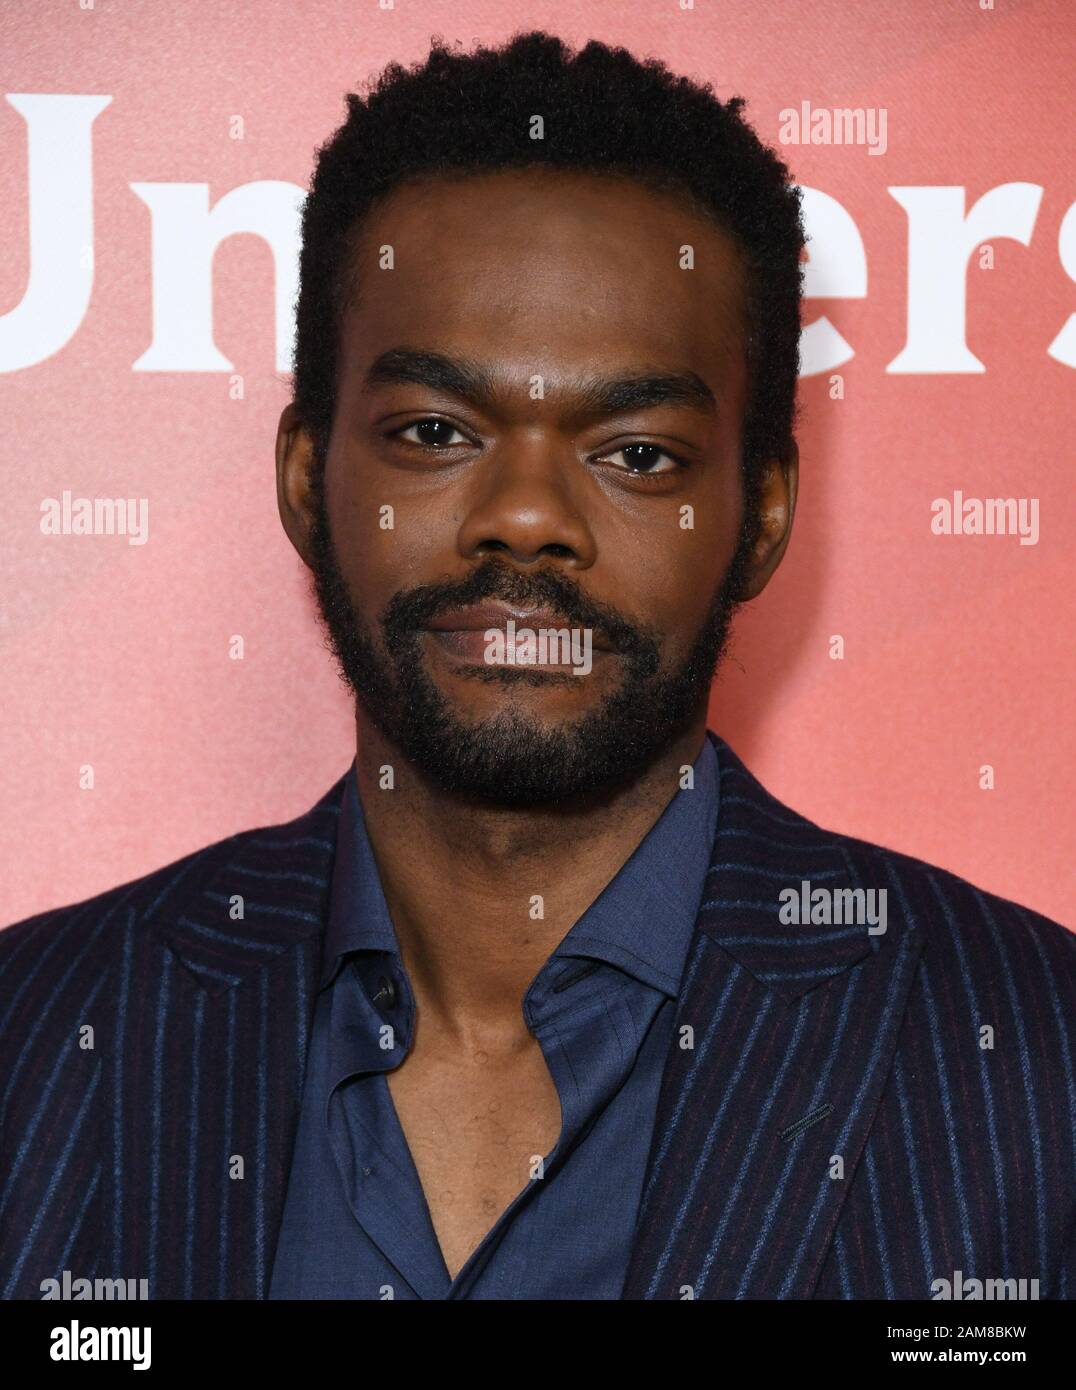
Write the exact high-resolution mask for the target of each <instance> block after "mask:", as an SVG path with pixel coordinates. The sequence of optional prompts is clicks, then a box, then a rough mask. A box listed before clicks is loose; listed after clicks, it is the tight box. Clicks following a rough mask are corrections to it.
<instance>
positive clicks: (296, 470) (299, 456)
mask: <svg viewBox="0 0 1076 1390" xmlns="http://www.w3.org/2000/svg"><path fill="white" fill-rule="evenodd" d="M314 465H315V460H314V445H313V441H312V440H311V438H310V436H309V434H307V432H306V430H305V429H304V428H303V426H302V424H301V423H300V421H299V415H298V412H297V411H296V409H295V406H294V405H287V406H286V407H285V408H284V411H283V413H282V414H281V416H280V423H279V424H278V425H277V432H276V504H277V510H278V511H279V512H280V520H281V522H282V523H283V526H284V530H285V531H286V532H287V535H288V539H289V540H290V541H291V543H292V545H293V546H294V547H295V549H296V550H297V551H298V552H299V557H300V559H301V560H302V562H303V564H304V565H306V566H307V567H308V568H312V564H311V551H310V533H311V530H312V529H313V525H314V501H313V493H312V487H311V481H310V479H311V476H312V473H313V470H314Z"/></svg>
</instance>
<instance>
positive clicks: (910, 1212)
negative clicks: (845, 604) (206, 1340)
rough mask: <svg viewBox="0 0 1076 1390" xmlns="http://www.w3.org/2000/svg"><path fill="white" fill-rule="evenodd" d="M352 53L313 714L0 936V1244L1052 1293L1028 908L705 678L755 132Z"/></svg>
mask: <svg viewBox="0 0 1076 1390" xmlns="http://www.w3.org/2000/svg"><path fill="white" fill-rule="evenodd" d="M348 100H349V113H348V118H347V121H346V123H345V124H344V125H343V126H342V127H341V129H340V130H339V131H338V132H337V133H336V134H335V136H334V137H333V139H332V140H331V141H330V142H329V143H328V144H327V145H326V146H325V147H324V148H323V149H322V150H321V151H320V152H319V159H318V164H317V169H316V172H315V175H314V179H313V183H312V187H311V192H310V197H309V199H308V201H307V203H306V206H305V210H304V219H303V246H302V261H301V292H300V298H299V304H298V325H297V344H296V354H295V387H294V399H293V401H292V403H291V404H290V405H289V406H288V408H287V409H286V410H285V412H284V414H283V416H282V418H281V421H280V426H279V433H278V440H277V485H278V500H279V507H280V513H281V517H282V520H283V524H284V527H285V529H286V531H287V534H288V536H289V537H290V539H291V541H292V543H293V544H294V546H295V547H296V549H297V551H298V552H299V554H300V555H301V556H302V558H303V560H304V561H305V562H306V564H307V565H308V566H309V567H310V568H311V570H312V572H313V576H314V584H315V591H316V594H317V600H318V605H319V609H320V612H321V614H322V617H323V619H324V622H325V625H326V628H327V631H328V633H329V636H330V639H331V643H332V647H333V650H334V652H335V654H336V657H337V659H338V662H339V666H340V669H341V671H342V674H343V676H344V678H345V679H346V681H347V682H348V684H349V686H350V687H351V689H352V690H353V691H354V694H355V697H356V731H357V754H356V758H355V762H354V764H353V766H352V767H351V768H349V770H348V772H347V773H346V774H345V776H344V777H343V778H341V780H340V781H339V782H337V783H336V785H335V786H333V787H332V788H330V790H329V791H328V792H327V793H326V794H325V795H324V796H323V797H322V798H321V799H320V800H319V801H318V802H317V804H316V805H315V806H314V807H313V808H312V809H311V810H310V811H309V812H308V813H306V814H305V815H302V816H300V817H299V818H298V819H296V820H294V821H291V822H289V823H288V824H286V825H282V826H275V827H271V828H268V829H261V830H252V831H246V832H244V833H241V834H238V835H235V836H232V837H231V838H230V839H228V840H225V841H222V842H220V843H218V844H215V845H211V846H209V847H208V848H206V849H203V850H201V851H200V852H198V853H196V854H192V855H189V856H188V857H187V858H185V859H183V860H181V861H179V862H178V863H176V864H173V865H170V866H168V867H167V868H165V869H162V870H159V871H157V872H156V873H152V874H149V875H147V876H146V877H144V878H142V879H139V880H138V881H136V882H134V883H131V884H128V885H125V886H123V887H120V888H117V889H114V890H112V891H111V892H108V893H105V894H103V895H101V896H99V897H97V898H94V899H92V900H90V901H88V902H85V903H82V904H78V905H76V906H74V907H68V908H63V909H60V910H58V911H55V912H52V913H45V914H43V915H42V916H39V917H37V918H34V919H31V920H29V921H27V922H23V923H21V924H19V925H17V926H15V927H12V928H11V929H10V930H8V931H6V932H4V933H3V934H2V935H0V990H2V991H3V996H2V1006H3V1012H2V1021H3V1038H2V1048H3V1056H4V1057H5V1059H6V1060H7V1065H6V1067H5V1072H6V1076H5V1078H4V1081H3V1106H4V1111H3V1129H2V1153H0V1163H2V1167H0V1177H2V1187H0V1289H2V1291H3V1294H4V1295H5V1296H6V1297H26V1298H34V1297H38V1296H40V1294H39V1290H40V1289H41V1288H42V1283H43V1281H46V1280H48V1279H51V1278H57V1279H59V1278H61V1277H62V1271H64V1270H67V1271H71V1272H72V1273H73V1274H75V1275H77V1276H81V1277H85V1278H91V1279H92V1278H94V1277H125V1278H145V1279H147V1280H148V1287H149V1290H150V1296H151V1297H154V1298H192V1297H193V1298H340V1299H388V1298H403V1299H414V1298H422V1299H440V1298H453V1299H463V1298H475V1299H495V1298H510V1299H538V1298H559V1299H620V1298H624V1299H640V1298H659V1299H670V1298H671V1299H684V1298H734V1297H749V1298H758V1297H763V1298H795V1299H803V1298H850V1299H862V1298H924V1299H925V1298H931V1297H940V1296H945V1295H944V1290H945V1289H946V1288H948V1289H950V1290H951V1289H952V1288H953V1287H954V1285H955V1284H961V1281H963V1283H962V1284H961V1287H970V1285H968V1281H969V1280H977V1281H981V1282H983V1283H985V1281H1006V1284H1005V1285H1003V1286H1001V1287H1002V1288H1003V1289H1004V1288H1007V1287H1008V1284H1009V1283H1010V1282H1011V1283H1012V1286H1013V1288H1014V1289H1019V1288H1020V1287H1022V1286H1020V1285H1019V1284H1018V1281H1021V1280H1024V1281H1029V1282H1028V1283H1027V1285H1026V1288H1027V1290H1028V1292H1027V1294H1026V1296H1031V1297H1035V1296H1037V1297H1043V1298H1046V1297H1053V1298H1065V1297H1068V1296H1069V1295H1070V1293H1071V1290H1072V1282H1071V1281H1072V1278H1073V1243H1072V1241H1073V1216H1074V1212H1076V1202H1074V1181H1073V1173H1074V1161H1073V1160H1074V1137H1073V1123H1074V1072H1073V1050H1074V1046H1076V1039H1074V1037H1073V1028H1072V1021H1071V1020H1072V1001H1073V985H1074V976H1076V942H1074V941H1073V939H1072V938H1071V937H1070V935H1069V934H1068V933H1067V932H1066V931H1065V930H1064V929H1063V928H1061V927H1060V926H1058V925H1057V924H1056V923H1052V922H1049V921H1047V920H1045V919H1044V918H1042V917H1041V916H1038V915H1037V914H1035V913H1033V912H1030V911H1027V910H1025V909H1023V908H1020V907H1018V906H1016V905H1015V904H1013V903H1009V902H1005V901H1003V900H1001V899H999V898H997V897H993V896H991V895H989V894H986V893H983V892H981V891H979V890H978V889H976V888H974V887H972V886H971V885H969V884H967V883H964V882H962V881H961V880H959V879H957V878H955V877H953V876H952V875H951V874H948V873H946V872H944V871H942V870H940V869H933V868H931V867H929V866H927V865H924V864H921V863H918V862H916V861H914V860H911V859H909V858H906V857H904V856H902V855H899V854H896V853H892V852H889V851H886V850H883V849H880V848H878V847H876V846H872V845H868V844H865V843H863V842H860V841H856V840H853V839H850V838H848V837H846V836H842V835H840V834H836V833H833V832H830V831H825V830H822V829H820V828H819V827H817V826H815V825H813V824H812V823H811V822H809V821H808V820H806V819H805V818H803V817H802V816H800V815H797V814H796V813H795V812H794V811H792V810H790V809H789V808H787V807H785V806H782V805H781V804H780V803H779V802H777V801H776V800H775V799H774V798H773V797H771V796H770V795H769V794H768V793H767V792H766V791H765V790H764V789H763V788H762V787H761V786H760V785H759V783H758V782H757V781H756V780H755V778H754V777H752V775H751V774H750V773H749V772H748V771H747V769H746V768H745V767H744V766H743V764H742V763H741V762H740V761H739V760H738V759H737V757H736V756H735V754H734V753H733V752H732V750H731V749H730V748H729V747H728V746H727V744H725V743H724V742H723V741H721V740H720V739H718V738H717V737H716V736H714V735H712V734H710V733H708V732H707V728H706V720H707V703H708V693H709V687H710V682H711V678H712V675H713V671H714V668H715V665H716V664H717V662H718V659H719V657H720V655H721V653H722V651H723V650H724V647H725V642H726V637H727V633H728V628H729V622H730V618H731V616H732V613H733V611H734V610H735V608H736V606H737V605H738V604H739V603H742V602H744V601H746V600H748V599H750V598H752V597H754V596H755V595H757V594H758V593H759V592H760V591H761V590H762V589H763V587H764V586H765V585H766V583H767V582H768V580H769V578H770V576H771V575H772V574H773V572H774V570H775V569H776V567H777V565H778V564H779V562H780V560H781V558H782V555H783V554H784V551H785V548H786V546H787V543H788V538H789V531H790V527H791V524H792V517H793V512H794V508H795V500H796V485H797V452H796V445H795V441H794V437H793V425H794V420H795V386H796V374H797V364H798V335H799V303H800V293H801V269H800V253H801V250H802V247H803V229H802V224H801V219H800V210H799V199H798V194H797V192H796V190H795V188H794V187H793V186H792V185H791V183H790V180H789V174H788V171H787V170H786V169H785V167H784V166H783V165H782V164H781V162H780V161H779V160H778V159H777V158H776V156H775V155H774V154H773V153H772V152H770V151H769V150H767V149H765V148H764V147H763V146H762V145H761V144H760V143H759V141H758V140H757V138H756V137H755V135H754V134H753V132H752V131H751V130H750V129H749V127H748V126H747V125H746V124H745V123H744V121H743V119H742V116H741V111H740V105H741V103H740V102H739V101H738V100H737V101H733V102H730V103H728V104H726V105H723V104H721V103H720V102H718V101H717V100H716V98H715V97H714V96H713V94H712V92H711V91H710V90H709V89H708V88H706V89H703V88H700V87H698V86H695V85H693V84H691V83H689V82H687V81H686V80H684V79H680V78H676V77H674V76H672V75H671V74H669V73H668V72H667V71H666V70H665V69H664V68H662V67H660V66H659V65H657V64H654V63H646V64H640V63H639V62H637V61H636V60H635V59H633V58H632V57H631V56H630V55H628V54H627V53H625V52H623V51H622V50H610V49H608V48H605V47H603V46H602V45H599V44H594V43H592V44H589V45H587V46H586V48H585V49H583V50H582V51H581V52H580V53H578V54H571V53H570V52H568V50H566V49H565V48H564V46H563V45H562V44H561V43H560V42H559V41H558V40H556V39H554V38H551V37H549V36H547V35H543V34H529V35H525V36H522V37H519V38H517V39H515V40H514V41H512V42H511V43H510V44H508V45H507V46H505V47H504V48H502V49H501V50H498V51H488V50H480V51H478V52H477V53H475V54H472V55H461V54H454V53H452V52H450V51H448V50H446V49H444V48H442V47H440V46H436V45H435V47H434V49H433V51H432V52H431V54H430V56H429V59H428V61H427V62H426V63H425V64H424V65H423V66H421V67H419V68H416V69H414V70H412V71H410V72H405V71H404V70H403V69H401V68H398V67H393V68H390V69H389V70H387V72H386V73H385V74H383V75H382V77H381V79H380V81H379V82H378V83H377V84H376V85H375V86H374V87H373V88H372V90H371V91H370V92H369V93H368V94H367V95H366V96H365V97H363V98H360V97H358V96H351V97H349V99H348ZM1032 1285H1034V1292H1030V1290H1031V1287H1032ZM956 1296H960V1295H959V1294H958V1295H956ZM964 1296H968V1295H967V1294H965V1295H964ZM996 1296H1004V1294H1003V1293H1002V1294H998V1295H996ZM1013 1296H1015V1294H1014V1295H1013Z"/></svg>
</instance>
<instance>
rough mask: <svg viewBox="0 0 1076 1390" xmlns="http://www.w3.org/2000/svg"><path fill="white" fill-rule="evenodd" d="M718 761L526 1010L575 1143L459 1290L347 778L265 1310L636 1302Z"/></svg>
mask: <svg viewBox="0 0 1076 1390" xmlns="http://www.w3.org/2000/svg"><path fill="white" fill-rule="evenodd" d="M717 783H718V775H717V758H716V755H715V753H714V750H713V746H712V744H711V743H710V740H709V739H708V738H707V739H706V740H705V741H704V745H703V749H702V752H701V753H700V754H699V757H698V759H697V761H696V763H695V766H694V787H693V788H691V789H687V788H681V789H680V790H679V791H678V792H677V794H676V795H675V796H674V797H673V799H672V800H671V801H670V803H669V805H668V806H667V807H666V808H665V810H664V812H663V813H662V815H661V816H660V818H659V819H658V821H657V822H656V823H655V824H654V826H653V827H652V828H651V829H650V831H649V832H648V834H647V835H646V837H645V838H644V839H643V841H642V842H641V844H640V845H639V846H638V848H637V849H636V850H635V852H634V853H633V854H632V856H631V857H630V859H628V861H627V862H626V863H625V864H624V866H623V867H622V868H621V869H620V871H619V872H618V873H617V875H616V877H615V878H614V879H613V880H612V881H611V882H610V883H609V884H608V885H607V886H606V888H605V889H604V890H603V891H602V893H601V894H600V895H599V896H598V898H596V899H595V901H594V902H593V903H592V904H591V906H590V907H589V908H588V909H587V910H586V912H584V913H583V915H582V916H581V917H580V918H579V920H578V921H577V922H576V923H575V925H574V926H573V927H572V928H571V930H570V931H569V932H568V933H567V935H566V936H565V937H564V938H563V939H562V941H561V943H560V945H559V946H558V947H557V948H556V949H555V950H554V951H553V953H552V955H551V956H550V957H549V959H548V960H547V961H546V963H545V964H544V965H543V966H542V968H541V970H539V972H538V974H537V975H536V976H535V978H534V980H533V981H532V983H531V985H530V987H529V989H528V990H527V993H526V995H525V996H524V1000H523V1015H524V1019H525V1021H526V1024H527V1027H528V1029H529V1030H530V1032H531V1033H532V1034H533V1035H534V1037H535V1038H536V1039H537V1041H538V1043H539V1045H540V1046H541V1049H542V1053H543V1056H544V1057H545V1060H546V1063H547V1065H548V1067H549V1070H550V1074H551V1076H552V1078H553V1082H554V1084H555V1086H556V1089H557V1094H558V1096H559V1098H560V1107H561V1133H560V1138H559V1140H558V1142H557V1144H556V1145H555V1147H554V1148H553V1150H552V1151H551V1153H550V1154H548V1155H547V1156H546V1157H545V1160H544V1165H543V1171H542V1176H541V1180H540V1181H538V1180H532V1181H530V1182H528V1183H527V1184H526V1186H524V1187H523V1189H522V1190H521V1191H520V1192H519V1194H518V1195H517V1196H516V1197H515V1199H514V1200H513V1201H512V1202H511V1203H510V1204H509V1205H508V1206H507V1207H506V1208H505V1210H504V1211H503V1212H502V1213H501V1215H500V1217H499V1218H498V1219H497V1221H496V1222H495V1223H494V1225H493V1226H491V1228H490V1229H489V1231H488V1232H487V1233H486V1235H485V1237H484V1238H483V1239H482V1241H481V1242H480V1244H479V1245H478V1246H477V1248H476V1249H475V1250H474V1251H473V1252H472V1253H471V1255H470V1256H469V1258H468V1259H467V1261H466V1263H465V1264H464V1266H463V1267H462V1269H460V1271H459V1273H458V1274H457V1275H456V1277H455V1279H453V1278H451V1277H450V1275H449V1272H448V1268H447V1266H446V1265H445V1261H444V1257H443V1255H442V1252H441V1248H440V1245H439V1244H438V1241H437V1235H436V1232H435V1230H434V1227H433V1223H432V1221H431V1218H430V1212H429V1208H428V1206H427V1204H426V1199H425V1196H424V1194H423V1191H422V1184H421V1181H420V1180H419V1176H418V1172H417V1170H416V1168H415V1164H414V1160H413V1159H412V1157H411V1153H410V1150H409V1149H408V1146H407V1140H406V1138H405V1136H404V1133H403V1129H402V1127H401V1125H400V1122H399V1119H398V1117H397V1114H396V1110H395V1106H394V1105H393V1102H392V1096H391V1093H390V1091H389V1087H388V1082H387V1080H386V1073H387V1072H389V1071H391V1070H393V1069H394V1068H396V1067H398V1066H400V1065H402V1064H403V1062H404V1061H405V1060H406V1058H407V1055H408V1053H409V1052H410V1050H411V1042H412V1037H413V1033H414V1025H415V1001H414V995H413V994H412V991H411V985H410V982H409V980H408V977H407V972H406V970H405V969H404V964H403V960H402V957H401V955H400V948H399V943H398V942H397V939H396V933H395V930H394V929H393V925H392V919H391V918H390V916H389V911H388V907H387V905H386V903H385V896H384V893H383V892H382V888H381V880H380V877H379V875H378V870H377V864H376V862H375V860H374V856H373V851H372V849H371V847H370V842H369V840H368V838H367V835H366V829H365V824H364V818H363V811H362V804H361V801H360V798H359V789H358V779H357V775H356V772H355V768H354V765H353V766H352V768H351V770H350V772H349V775H348V778H347V782H346V786H345V790H344V798H343V804H342V808H341V816H340V825H339V831H338V835H339V838H338V841H337V852H336V862H335V866H334V869H333V881H332V885H331V889H330V909H329V922H328V926H327V931H326V939H325V950H324V953H323V969H322V976H321V988H320V991H319V994H318V999H317V1002H316V1005H315V1012H314V1024H313V1031H312V1034H311V1039H310V1055H309V1059H308V1063H307V1072H306V1080H305V1082H304V1086H303V1095H302V1102H301V1107H300V1115H299V1126H298V1131H297V1135H296V1142H295V1149H294V1153H293V1157H292V1165H291V1172H290V1176H289V1181H288V1192H287V1198H286V1201H285V1206H284V1214H283V1220H282V1224H281V1231H280V1238H279V1240H278V1243H277V1249H276V1256H275V1260H274V1264H273V1273H272V1280H271V1285H270V1292H269V1297H270V1298H274V1299H288V1298H305V1299H387V1298H404V1299H463V1298H474V1299H573V1298H574V1299H606V1298H608V1299H616V1298H619V1297H620V1296H621V1291H622V1288H623V1284H624V1277H625V1275H626V1273H627V1267H628V1259H629V1256H630V1254H631V1244H632V1236H633V1232H634V1228H635V1220H636V1215H637V1212H638V1207H639V1197H640V1194H641V1191H642V1185H643V1178H644V1174H645V1170H646V1163H647V1157H648V1154H649V1149H650V1140H651V1136H652V1134H653V1127H654V1114H655V1111H656V1108H657V1099H658V1091H659V1088H660V1085H661V1078H662V1072H663V1069H664V1065H665V1060H666V1057H667V1055H668V1052H669V1049H670V1047H671V1046H673V1045H674V1038H673V1024H674V1019H675V1013H676V999H677V995H678V992H679V988H680V979H681V976H682V974H683V970H684V965H685V961H686V959H687V953H688V949H689V945H690V941H691V936H692V933H693V931H694V925H695V918H696V915H697V912H698V908H699V904H700V902H701V901H702V893H703V888H704V885H705V879H706V872H707V868H708V865H709V861H710V855H711V850H712V846H713V839H714V832H715V828H716V824H717V800H718V786H717Z"/></svg>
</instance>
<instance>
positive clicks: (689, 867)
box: [321, 738, 719, 997]
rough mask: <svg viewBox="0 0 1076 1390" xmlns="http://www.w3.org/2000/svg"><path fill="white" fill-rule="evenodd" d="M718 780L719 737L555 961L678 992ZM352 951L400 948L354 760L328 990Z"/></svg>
mask: <svg viewBox="0 0 1076 1390" xmlns="http://www.w3.org/2000/svg"><path fill="white" fill-rule="evenodd" d="M718 780H719V779H718V764H717V755H716V753H715V752H714V748H713V744H712V743H711V741H710V739H709V738H704V739H703V745H702V750H701V751H700V753H699V756H698V757H697V758H696V760H695V763H694V767H693V769H692V785H691V786H690V787H680V789H679V790H678V791H677V793H676V795H675V796H674V797H673V798H672V800H671V801H670V802H669V804H668V805H667V806H666V807H665V810H664V811H663V812H662V813H661V815H660V816H659V817H658V819H657V821H655V823H654V825H653V826H652V827H651V828H650V830H649V831H648V832H647V834H646V835H645V836H644V838H643V839H642V841H641V842H640V843H639V845H638V846H637V847H636V849H635V851H634V852H633V854H632V855H631V857H630V858H629V859H628V860H627V862H626V863H625V864H624V865H623V866H622V867H621V868H620V870H619V871H618V872H617V874H616V875H615V877H614V878H613V879H612V880H611V881H610V882H609V883H608V884H607V885H606V887H605V888H604V889H603V890H602V892H601V893H600V894H599V895H598V897H597V898H596V899H595V900H594V902H593V903H591V905H590V907H588V908H587V910H586V911H585V912H584V913H583V915H582V916H581V917H580V918H579V919H578V921H576V923H575V925H574V926H573V927H572V928H571V929H570V930H569V931H568V933H567V934H566V935H565V936H564V938H563V939H562V940H561V942H560V944H559V945H558V946H557V948H556V949H555V950H554V952H553V958H556V959H562V958H564V957H583V958H586V959H588V960H599V961H605V962H607V963H608V964H611V965H615V966H617V967H618V968H619V969H621V970H624V971H626V972H627V973H628V974H630V975H633V976H634V977H635V978H636V979H639V980H642V981H643V982H644V983H645V984H648V985H651V986H652V987H653V988H655V989H660V990H662V991H663V992H664V993H665V994H668V995H670V996H672V997H675V996H676V994H677V993H678V991H679V984H680V977H681V975H682V974H683V968H684V963H685V961H686V959H687V953H688V950H689V947H690V944H691V936H692V933H693V931H694V929H695V920H696V918H697V916H698V910H699V904H700V903H701V901H702V896H703V889H704V887H705V881H706V871H707V869H708V867H709V863H710V857H711V854H712V851H713V843H714V834H715V831H716V827H717V808H718ZM353 951H386V952H389V953H392V954H394V955H396V956H397V957H398V956H399V953H400V952H399V943H398V941H397V939H396V931H395V928H394V927H393V925H392V918H391V916H390V915H389V910H388V904H387V903H386V901H385V894H384V892H383V890H382V887H381V878H380V875H379V874H378V870H377V862H376V860H375V859H374V854H373V850H372V848H371V846H370V841H369V837H368V836H367V833H366V824H365V818H364V816H363V811H362V803H361V800H360V798H359V789H358V774H357V769H356V765H355V763H354V762H353V763H352V765H351V768H350V769H349V771H348V774H347V778H346V780H345V785H344V793H343V800H342V804H341V812H340V824H339V830H338V839H337V853H336V862H335V865H334V868H333V879H332V888H331V896H330V907H329V922H328V927H327V931H326V938H325V952H324V957H323V965H322V973H321V987H322V988H324V987H325V986H326V985H328V984H329V983H330V982H331V981H332V980H333V979H334V978H335V976H336V974H337V971H338V970H339V967H340V962H341V960H342V959H343V958H344V957H345V956H348V955H350V954H351V953H352V952H353ZM572 973H573V974H574V973H575V972H574V971H573V972H572ZM562 978H567V972H562Z"/></svg>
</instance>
